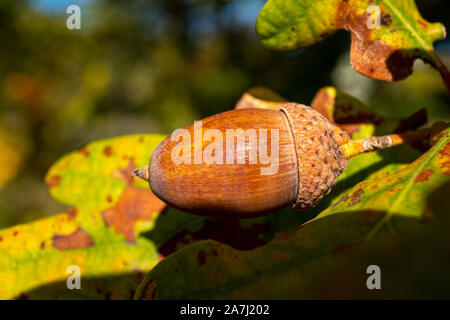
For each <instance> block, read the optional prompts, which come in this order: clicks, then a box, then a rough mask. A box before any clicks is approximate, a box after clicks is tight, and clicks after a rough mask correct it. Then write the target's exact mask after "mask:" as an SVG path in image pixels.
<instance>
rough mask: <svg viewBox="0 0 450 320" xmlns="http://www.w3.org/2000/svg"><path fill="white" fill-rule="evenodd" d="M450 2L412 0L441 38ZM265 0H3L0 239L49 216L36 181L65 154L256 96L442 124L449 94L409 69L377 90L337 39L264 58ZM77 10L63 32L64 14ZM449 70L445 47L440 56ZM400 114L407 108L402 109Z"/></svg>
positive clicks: (434, 79)
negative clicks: (261, 17) (339, 102)
mask: <svg viewBox="0 0 450 320" xmlns="http://www.w3.org/2000/svg"><path fill="white" fill-rule="evenodd" d="M446 2H448V0H440V1H438V0H428V1H426V0H418V1H416V3H417V5H418V7H419V10H420V12H421V13H422V15H423V16H424V18H425V19H427V20H429V21H432V22H435V21H440V22H442V23H444V25H446V26H447V28H449V26H450V16H449V15H448V11H447V10H446V8H445V5H446V4H448V3H446ZM264 3H265V1H262V0H234V1H218V0H217V1H216V0H170V1H168V0H150V1H149V0H134V1H132V0H83V1H82V0H73V1H70V0H67V1H66V0H61V1H57V0H34V1H33V0H30V1H25V0H0V47H1V50H0V120H1V122H0V165H1V167H0V168H1V169H0V228H3V227H7V226H10V225H14V224H17V223H22V222H26V221H30V220H33V219H36V218H39V217H43V216H46V215H51V214H55V213H57V212H59V211H61V210H64V209H65V207H64V206H63V205H61V204H58V203H57V202H56V201H55V200H53V199H51V197H50V195H49V193H48V191H47V187H46V185H45V184H44V182H43V177H44V175H45V173H46V171H47V170H48V168H49V167H50V166H51V165H52V163H54V162H55V161H56V160H57V159H58V158H60V157H61V156H62V155H64V154H66V153H68V152H70V151H72V150H74V149H77V148H79V147H81V146H82V145H84V144H86V143H88V142H90V141H93V140H96V139H101V138H106V137H113V136H119V135H124V134H132V133H150V132H157V133H170V132H171V131H173V130H174V129H176V128H179V127H183V126H186V125H188V124H190V123H192V122H193V121H194V120H198V119H201V118H203V117H206V116H209V115H212V114H215V113H219V112H222V111H226V110H229V109H231V108H232V107H233V106H234V104H235V102H236V101H237V100H238V99H239V97H240V96H241V95H242V93H244V92H245V91H246V90H248V89H249V88H250V87H253V86H259V85H263V86H267V87H269V88H271V89H273V90H275V91H276V92H278V93H279V94H281V95H282V96H284V97H286V98H287V99H289V100H291V101H297V102H302V103H304V104H309V103H310V102H311V100H312V98H313V96H314V94H315V93H316V92H317V91H318V90H319V89H320V88H321V87H323V86H328V85H333V86H336V87H338V88H340V89H341V90H343V91H345V92H347V93H349V94H352V95H354V96H356V97H358V98H360V99H361V100H363V101H364V102H366V103H368V104H369V105H370V106H372V107H373V108H374V109H375V110H377V111H379V112H380V113H381V114H383V115H388V116H390V117H392V118H402V117H406V116H408V115H410V114H412V113H413V112H415V111H417V110H418V109H420V108H423V107H426V108H427V109H428V112H429V119H430V122H433V121H435V120H437V119H443V120H447V121H450V112H449V109H448V107H447V106H448V104H449V102H450V99H449V95H448V94H447V93H446V91H445V87H444V85H443V83H442V80H441V78H440V76H439V74H438V72H436V71H435V70H433V69H431V68H430V67H429V66H428V65H425V64H423V63H422V62H420V61H417V62H416V64H415V68H414V73H413V75H412V76H411V77H409V78H408V79H407V80H404V81H401V82H397V83H385V82H380V81H376V80H372V79H369V78H366V77H363V76H361V75H359V74H357V73H355V72H354V71H352V70H351V67H350V63H349V52H348V50H349V47H350V36H349V34H348V33H347V32H345V31H340V32H338V33H337V34H335V35H333V36H331V37H329V38H328V39H326V40H325V41H323V42H321V43H319V44H317V45H315V46H313V47H310V48H306V49H303V50H299V51H296V52H273V51H269V50H267V49H266V48H264V47H263V46H262V45H261V44H260V43H259V42H258V40H257V38H256V34H255V31H254V25H255V20H256V17H257V15H258V13H259V11H260V9H261V8H262V6H263V5H264ZM70 4H77V5H79V6H80V8H81V30H68V29H67V27H66V19H67V17H68V14H66V8H67V6H69V5H70ZM436 51H437V53H438V55H439V56H440V57H441V59H442V60H443V61H444V62H445V63H446V65H447V66H448V65H449V64H450V41H448V40H447V41H443V42H441V43H438V44H437V45H436ZM405 105H406V106H408V108H405Z"/></svg>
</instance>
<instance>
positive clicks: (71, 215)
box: [67, 207, 77, 220]
mask: <svg viewBox="0 0 450 320" xmlns="http://www.w3.org/2000/svg"><path fill="white" fill-rule="evenodd" d="M76 216H77V208H75V207H73V208H71V209H70V210H69V211H67V217H68V218H69V220H73V219H75V218H76Z"/></svg>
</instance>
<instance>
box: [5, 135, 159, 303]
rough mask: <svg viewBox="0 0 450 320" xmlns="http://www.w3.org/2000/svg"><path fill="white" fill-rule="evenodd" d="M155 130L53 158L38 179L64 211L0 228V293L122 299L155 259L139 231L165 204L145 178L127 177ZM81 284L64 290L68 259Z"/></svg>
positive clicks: (154, 140) (140, 162)
mask: <svg viewBox="0 0 450 320" xmlns="http://www.w3.org/2000/svg"><path fill="white" fill-rule="evenodd" d="M163 138H164V137H163V136H162V135H134V136H125V137H118V138H112V139H106V140H101V141H96V142H93V143H90V144H88V145H87V146H85V147H83V148H81V149H80V150H78V151H75V152H72V153H70V154H68V155H66V156H64V157H63V158H61V159H60V160H59V161H57V162H56V163H55V164H54V165H53V166H52V167H51V168H50V170H49V172H48V174H47V176H46V178H45V181H46V183H47V184H48V186H49V188H50V193H51V194H52V196H53V197H55V198H56V199H57V200H59V201H61V202H63V203H66V204H70V205H73V207H72V208H71V209H70V210H68V212H65V213H61V214H57V215H54V216H51V217H48V218H44V219H42V220H38V221H35V222H31V223H28V224H23V225H18V226H13V227H10V228H7V229H4V230H0V261H1V262H0V279H2V281H1V285H0V298H3V299H5V298H14V297H16V298H31V299H33V298H38V299H42V298H52V299H53V298H54V299H58V298H92V299H99V298H104V299H106V298H112V299H129V298H130V297H131V296H132V293H133V291H134V289H135V287H136V285H137V284H138V283H139V281H140V280H141V277H142V275H143V274H144V273H145V272H146V271H148V270H150V269H151V268H152V267H153V266H154V265H155V264H156V263H157V262H158V261H159V259H160V256H159V253H158V251H157V246H156V245H155V243H154V242H152V241H151V240H149V239H146V238H144V237H142V236H141V235H140V234H141V233H142V232H144V231H148V230H151V229H152V228H153V226H154V222H155V220H156V218H157V217H158V215H159V214H160V213H161V212H162V210H163V209H164V208H165V207H166V205H165V204H164V203H163V202H162V201H160V200H159V199H157V198H156V197H155V196H154V195H153V194H152V193H151V191H150V190H149V188H148V186H147V184H146V183H143V182H138V181H133V179H132V178H131V176H130V175H131V172H132V170H133V169H134V168H135V167H137V166H144V165H146V164H147V163H148V159H149V157H150V154H151V152H152V150H153V149H154V148H155V147H156V146H157V145H158V144H159V143H160V142H161V141H162V139H163ZM71 265H76V266H78V267H79V268H80V272H81V286H82V289H81V290H69V289H67V286H66V278H68V277H69V276H70V273H67V270H68V268H69V266H71Z"/></svg>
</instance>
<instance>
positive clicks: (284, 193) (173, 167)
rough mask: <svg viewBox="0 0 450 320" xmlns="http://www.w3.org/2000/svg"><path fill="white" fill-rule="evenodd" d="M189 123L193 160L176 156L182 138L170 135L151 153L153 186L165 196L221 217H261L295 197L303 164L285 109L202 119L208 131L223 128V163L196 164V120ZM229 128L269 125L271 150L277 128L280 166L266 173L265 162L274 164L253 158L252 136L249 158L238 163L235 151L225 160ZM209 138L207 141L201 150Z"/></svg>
mask: <svg viewBox="0 0 450 320" xmlns="http://www.w3.org/2000/svg"><path fill="white" fill-rule="evenodd" d="M186 129H187V130H189V133H190V135H191V138H192V140H191V154H192V157H191V160H192V161H191V164H185V163H180V164H175V163H174V162H173V161H172V156H171V153H172V150H173V148H174V147H175V146H176V145H177V144H178V143H179V141H171V136H168V137H167V138H166V139H165V140H163V142H161V144H160V145H159V146H158V147H157V148H156V149H155V150H154V151H153V153H152V156H151V158H150V165H149V176H150V181H149V184H150V188H151V189H152V191H153V193H154V194H155V195H156V196H158V197H159V198H160V199H161V200H163V201H165V202H166V203H167V204H169V205H171V206H173V207H175V208H178V209H180V210H182V211H184V212H189V213H193V214H198V215H202V216H210V217H222V218H249V217H257V216H261V215H265V214H267V213H270V212H274V211H276V210H278V209H280V208H282V207H285V206H287V205H289V204H293V203H295V201H296V197H297V193H298V175H299V170H298V165H297V159H296V151H295V142H294V137H293V134H292V132H291V128H290V125H289V122H288V118H287V117H286V115H285V114H284V113H283V112H281V111H274V110H262V109H242V110H232V111H228V112H224V113H220V114H217V115H214V116H211V117H208V118H205V119H203V120H202V131H203V134H204V133H205V130H207V129H218V130H220V131H221V132H222V133H223V150H224V151H223V164H215V163H213V164H206V163H202V164H194V162H193V159H194V152H195V151H196V150H195V149H194V143H193V141H194V125H193V124H192V125H190V126H188V127H186ZM227 129H243V130H247V129H255V130H256V131H257V132H258V130H259V129H267V132H268V133H267V150H268V151H267V152H268V155H270V154H271V152H272V151H271V148H270V145H271V143H270V142H271V135H270V132H271V129H278V132H279V157H278V161H279V163H278V172H277V173H275V174H273V175H262V174H261V167H265V168H267V167H268V166H270V164H261V163H260V161H259V157H258V158H257V159H258V161H257V163H256V164H249V159H248V156H249V151H250V150H249V149H250V148H252V147H254V146H251V144H249V143H248V141H246V144H245V164H238V163H237V160H236V152H235V155H234V156H235V159H234V161H233V164H226V158H225V157H226V149H225V146H226V135H225V132H226V130H227ZM258 137H259V135H258ZM202 140H203V139H202ZM180 141H181V140H180ZM210 143H211V141H203V143H202V152H203V150H204V148H205V147H206V146H207V145H209V144H210ZM235 147H236V144H235ZM241 152H242V150H241ZM256 154H257V155H259V153H258V152H257V153H256ZM275 161H277V160H276V159H275Z"/></svg>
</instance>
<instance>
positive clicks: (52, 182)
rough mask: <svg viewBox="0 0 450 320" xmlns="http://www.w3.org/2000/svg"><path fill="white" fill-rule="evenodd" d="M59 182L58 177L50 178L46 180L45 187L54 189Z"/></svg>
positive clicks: (59, 178)
mask: <svg viewBox="0 0 450 320" xmlns="http://www.w3.org/2000/svg"><path fill="white" fill-rule="evenodd" d="M60 182H61V177H60V176H53V177H50V179H47V181H46V183H47V186H48V187H49V188H53V187H56V186H57V185H59V183H60Z"/></svg>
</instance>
